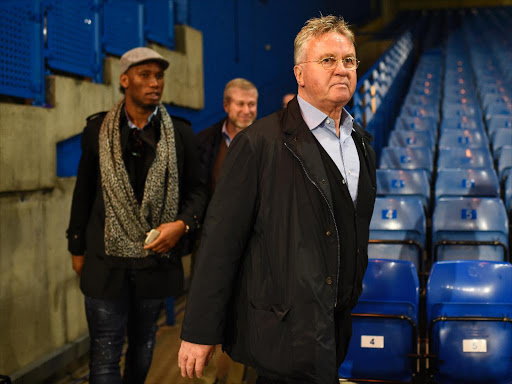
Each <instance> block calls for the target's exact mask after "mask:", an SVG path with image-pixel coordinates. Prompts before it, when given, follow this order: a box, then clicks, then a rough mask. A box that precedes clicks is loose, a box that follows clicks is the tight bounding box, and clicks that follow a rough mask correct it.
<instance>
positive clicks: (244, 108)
mask: <svg viewBox="0 0 512 384" xmlns="http://www.w3.org/2000/svg"><path fill="white" fill-rule="evenodd" d="M224 110H225V111H226V114H227V115H228V120H229V122H230V123H231V124H233V125H234V126H235V127H236V128H237V129H244V128H247V127H248V126H249V125H251V124H252V122H253V121H254V120H255V119H256V114H257V112H258V94H257V92H256V90H254V89H251V90H245V89H241V88H231V90H230V91H229V101H227V100H224Z"/></svg>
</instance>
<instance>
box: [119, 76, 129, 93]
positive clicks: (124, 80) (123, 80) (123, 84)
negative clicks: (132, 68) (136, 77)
mask: <svg viewBox="0 0 512 384" xmlns="http://www.w3.org/2000/svg"><path fill="white" fill-rule="evenodd" d="M119 84H120V85H121V87H123V88H124V89H126V88H128V85H130V78H129V77H128V76H127V75H126V73H123V74H122V75H121V76H120V77H119Z"/></svg>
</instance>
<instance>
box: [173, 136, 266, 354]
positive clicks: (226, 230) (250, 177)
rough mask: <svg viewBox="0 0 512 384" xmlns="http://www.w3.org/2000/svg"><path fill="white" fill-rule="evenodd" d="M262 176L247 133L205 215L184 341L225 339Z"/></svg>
mask: <svg viewBox="0 0 512 384" xmlns="http://www.w3.org/2000/svg"><path fill="white" fill-rule="evenodd" d="M258 179H259V176H258V161H257V156H256V151H255V150H254V148H253V145H251V142H250V141H249V139H248V137H247V135H245V132H244V131H242V132H241V133H239V134H238V135H237V136H236V137H235V139H234V140H233V142H232V143H231V145H230V146H229V150H228V153H227V155H226V158H225V160H224V163H223V166H222V170H221V173H220V177H219V182H218V184H217V187H216V189H215V192H214V194H213V197H212V200H211V202H210V205H209V207H208V211H207V213H206V219H205V224H204V227H203V233H202V237H201V245H200V248H199V252H198V256H197V261H196V265H195V270H194V272H193V273H194V275H193V279H192V285H191V289H190V292H189V295H188V299H187V307H186V313H185V318H184V321H183V327H182V332H181V338H182V339H183V340H186V341H189V342H192V343H196V344H204V345H215V344H221V343H222V342H223V341H224V330H225V326H226V315H227V312H228V303H229V302H230V300H231V298H232V295H233V292H234V290H235V281H236V279H237V275H238V271H239V266H240V262H241V260H242V257H243V255H244V252H245V250H246V246H247V244H248V240H249V237H250V235H251V233H252V228H253V225H254V218H255V212H256V210H257V206H258V196H259V194H258Z"/></svg>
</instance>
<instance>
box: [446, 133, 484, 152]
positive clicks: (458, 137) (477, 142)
mask: <svg viewBox="0 0 512 384" xmlns="http://www.w3.org/2000/svg"><path fill="white" fill-rule="evenodd" d="M488 146H489V142H488V141H487V135H485V134H483V133H481V132H479V131H478V130H469V129H445V130H443V131H442V132H441V137H440V138H439V149H442V148H478V147H488Z"/></svg>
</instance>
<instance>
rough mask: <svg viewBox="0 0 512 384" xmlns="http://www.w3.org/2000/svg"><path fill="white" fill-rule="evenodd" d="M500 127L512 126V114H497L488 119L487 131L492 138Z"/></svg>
mask: <svg viewBox="0 0 512 384" xmlns="http://www.w3.org/2000/svg"><path fill="white" fill-rule="evenodd" d="M499 128H512V115H497V116H493V117H491V118H490V119H489V120H487V131H488V132H489V136H490V137H491V138H492V137H493V136H494V132H495V131H496V130H497V129H499Z"/></svg>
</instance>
